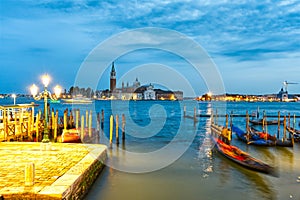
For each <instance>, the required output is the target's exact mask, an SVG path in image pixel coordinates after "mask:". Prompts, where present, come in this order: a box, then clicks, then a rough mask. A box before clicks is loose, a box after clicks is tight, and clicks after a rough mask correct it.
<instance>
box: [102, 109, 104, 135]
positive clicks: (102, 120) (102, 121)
mask: <svg viewBox="0 0 300 200" xmlns="http://www.w3.org/2000/svg"><path fill="white" fill-rule="evenodd" d="M103 128H104V110H103V109H102V110H101V129H102V130H103Z"/></svg>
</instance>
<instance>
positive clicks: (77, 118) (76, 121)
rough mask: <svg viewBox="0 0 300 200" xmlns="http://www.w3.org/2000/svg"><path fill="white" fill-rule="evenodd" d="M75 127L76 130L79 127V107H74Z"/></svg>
mask: <svg viewBox="0 0 300 200" xmlns="http://www.w3.org/2000/svg"><path fill="white" fill-rule="evenodd" d="M75 118H76V119H75V128H76V130H78V128H79V109H76V111H75Z"/></svg>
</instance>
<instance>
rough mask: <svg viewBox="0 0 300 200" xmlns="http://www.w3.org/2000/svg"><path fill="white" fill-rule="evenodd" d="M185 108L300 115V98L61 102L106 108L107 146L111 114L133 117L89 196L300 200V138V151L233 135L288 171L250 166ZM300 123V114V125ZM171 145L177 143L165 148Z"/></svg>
mask: <svg viewBox="0 0 300 200" xmlns="http://www.w3.org/2000/svg"><path fill="white" fill-rule="evenodd" d="M7 101H8V100H7ZM17 101H18V100H17ZM28 101H30V100H28ZM40 104H41V106H42V102H40ZM184 105H185V106H186V108H187V114H188V115H193V112H194V110H193V109H194V107H195V106H197V113H201V114H209V113H211V112H212V111H214V112H215V110H216V109H218V113H228V114H229V113H230V112H231V111H232V112H233V113H234V114H245V112H246V110H248V111H249V112H250V114H251V113H252V112H254V111H256V110H257V108H258V107H259V110H260V114H261V116H262V111H263V110H265V111H266V114H267V115H277V112H278V111H280V112H281V114H282V115H287V114H288V113H291V115H293V114H296V115H298V116H300V103H299V102H295V103H292V102H289V103H281V102H272V103H269V102H255V103H247V102H228V103H215V102H200V103H198V102H195V101H182V102H180V101H178V102H177V101H175V102H172V101H130V102H128V101H127V102H124V101H114V102H110V101H96V102H95V103H94V104H91V105H77V106H75V105H73V107H72V106H71V105H68V104H53V107H54V108H55V109H59V112H60V114H61V115H62V113H63V110H64V109H65V108H80V109H81V110H86V109H91V110H93V113H94V114H95V113H96V112H100V111H101V109H104V111H105V122H104V131H102V132H101V133H100V143H104V144H108V141H107V138H108V136H109V131H108V130H109V115H110V114H111V113H113V114H114V115H115V114H119V115H121V114H123V113H124V114H125V115H126V122H127V124H126V141H125V144H122V141H121V140H120V142H121V143H120V145H119V146H116V145H115V144H114V145H113V148H112V149H110V150H109V151H108V157H109V158H108V163H107V164H108V166H107V167H106V168H105V169H104V170H103V172H102V173H101V175H100V176H99V178H97V180H96V182H95V183H94V185H93V187H92V188H91V190H90V191H89V193H88V194H87V196H86V197H85V199H87V200H96V199H101V200H106V199H144V200H148V199H149V200H150V199H151V200H153V199H172V200H177V199H178V200H179V199H203V200H210V199H212V200H213V199H214V200H216V199H231V200H240V199H258V200H260V199H262V200H265V199H278V200H281V199H297V200H299V199H300V183H299V182H297V179H298V177H299V176H300V144H299V143H296V144H295V145H294V147H293V148H288V147H256V146H247V145H246V144H244V143H242V142H240V141H239V140H237V138H236V136H235V135H233V140H232V144H233V145H235V146H238V147H239V148H241V149H242V150H244V151H246V152H249V153H250V154H251V155H252V156H254V157H256V158H259V159H261V160H263V161H265V162H267V163H268V164H270V165H273V166H275V167H277V168H278V170H279V174H280V176H279V177H278V178H277V177H272V176H268V175H265V174H261V173H257V172H254V171H250V170H247V169H244V168H242V167H240V166H238V165H236V164H234V163H232V162H231V161H229V160H227V159H225V158H223V157H222V156H221V155H219V154H218V153H217V152H216V151H214V150H212V148H213V146H212V143H211V141H210V138H209V133H210V119H209V118H198V122H197V123H196V124H194V122H193V120H192V119H187V118H185V119H184V118H183V106H184ZM41 109H42V107H41ZM94 119H95V117H94ZM218 121H219V123H222V124H223V123H224V121H225V120H224V118H221V117H220V118H219V119H218ZM299 121H300V118H297V123H296V127H297V128H298V129H300V127H299V125H298V123H299ZM233 123H234V124H235V125H237V126H239V127H240V128H242V129H244V127H245V119H244V118H242V117H236V118H234V119H233ZM93 124H94V126H95V125H96V121H95V120H94V121H93ZM257 128H260V127H257ZM268 131H269V132H270V133H271V134H276V133H277V126H276V125H275V126H274V125H272V126H271V125H270V126H268ZM282 134H283V128H282V127H281V136H282ZM165 147H170V148H169V149H168V150H166V151H165V152H164V150H165ZM299 181H300V177H299Z"/></svg>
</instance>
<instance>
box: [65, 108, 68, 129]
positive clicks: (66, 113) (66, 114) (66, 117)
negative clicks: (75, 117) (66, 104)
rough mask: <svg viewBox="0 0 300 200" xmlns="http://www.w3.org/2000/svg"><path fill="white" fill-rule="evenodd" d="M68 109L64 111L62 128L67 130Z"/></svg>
mask: <svg viewBox="0 0 300 200" xmlns="http://www.w3.org/2000/svg"><path fill="white" fill-rule="evenodd" d="M67 119H68V110H65V111H64V130H67Z"/></svg>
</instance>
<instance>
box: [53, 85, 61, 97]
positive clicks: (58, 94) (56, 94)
mask: <svg viewBox="0 0 300 200" xmlns="http://www.w3.org/2000/svg"><path fill="white" fill-rule="evenodd" d="M61 91H62V89H61V87H60V86H59V85H56V86H55V87H54V93H55V96H56V98H58V97H59V96H60V94H61Z"/></svg>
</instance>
